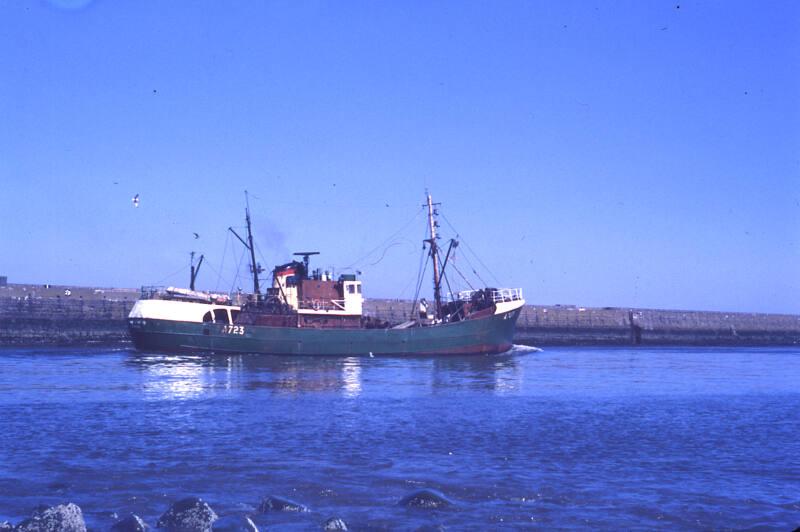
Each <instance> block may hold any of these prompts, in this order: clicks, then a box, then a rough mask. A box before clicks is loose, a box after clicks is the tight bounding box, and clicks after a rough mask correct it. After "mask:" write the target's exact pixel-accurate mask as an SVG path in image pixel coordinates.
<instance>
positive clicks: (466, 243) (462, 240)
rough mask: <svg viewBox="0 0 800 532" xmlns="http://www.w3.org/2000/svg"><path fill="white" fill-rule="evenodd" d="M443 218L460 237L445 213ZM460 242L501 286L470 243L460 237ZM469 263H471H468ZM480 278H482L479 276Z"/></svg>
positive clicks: (498, 283)
mask: <svg viewBox="0 0 800 532" xmlns="http://www.w3.org/2000/svg"><path fill="white" fill-rule="evenodd" d="M441 216H442V218H444V221H445V222H446V223H447V225H449V226H450V229H452V230H453V231H454V232H455V233H456V236H459V235H458V230H457V229H456V228H455V227H453V224H452V223H450V220H448V219H447V216H445V215H444V213H441ZM459 240H461V242H463V243H464V244H465V245H466V246H467V249H468V250H469V252H470V253H472V255H473V256H474V257H475V258H476V259H477V260H478V262H479V263H480V264H481V266H483V269H484V270H486V271H487V272H489V275H491V276H492V279H494V281H495V282H496V283H497V286H500V284H501V283H500V281H499V280H498V279H497V277H495V275H494V273H492V270H490V269H489V267H488V266H486V264H484V263H483V261H482V260H481V258H480V257H479V256H478V254H477V253H475V251H473V249H472V247H470V245H469V243H468V242H467V241H466V240H464V239H463V238H461V237H460V236H459ZM465 256H466V255H465ZM467 262H469V261H467ZM472 271H473V272H475V269H474V268H473V270H472ZM475 275H478V273H477V272H475ZM478 278H480V276H478ZM481 282H483V279H481ZM484 284H486V283H484ZM487 286H488V285H487Z"/></svg>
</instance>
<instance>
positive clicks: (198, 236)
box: [192, 233, 200, 240]
mask: <svg viewBox="0 0 800 532" xmlns="http://www.w3.org/2000/svg"><path fill="white" fill-rule="evenodd" d="M192 234H193V235H194V238H195V240H197V239H198V238H200V235H198V234H197V233H192Z"/></svg>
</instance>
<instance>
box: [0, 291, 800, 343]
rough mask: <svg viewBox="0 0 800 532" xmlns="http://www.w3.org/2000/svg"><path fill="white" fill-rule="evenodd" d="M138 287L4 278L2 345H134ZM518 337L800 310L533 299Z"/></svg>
mask: <svg viewBox="0 0 800 532" xmlns="http://www.w3.org/2000/svg"><path fill="white" fill-rule="evenodd" d="M138 297H139V291H138V290H133V289H118V288H88V287H70V286H48V285H20V284H8V285H6V286H0V345H98V344H99V345H129V343H130V340H129V338H128V333H127V324H126V317H127V315H128V312H130V309H131V307H132V306H133V303H134V302H135V301H136V299H137V298H138ZM364 311H365V313H366V314H368V315H370V316H374V317H376V318H380V319H384V320H388V321H398V322H399V321H404V320H405V319H407V317H408V316H409V314H410V311H411V303H410V302H409V301H404V300H395V299H368V300H367V301H365V304H364ZM515 341H516V342H517V343H521V344H528V345H536V346H548V345H721V346H725V345H776V346H777V345H797V344H800V316H797V315H786V314H754V313H742V312H702V311H681V310H656V309H629V308H612V307H605V308H585V307H576V306H561V305H549V306H548V305H526V306H525V307H524V308H523V311H522V314H521V315H520V318H519V321H518V322H517V335H516V337H515Z"/></svg>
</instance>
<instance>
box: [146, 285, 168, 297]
mask: <svg viewBox="0 0 800 532" xmlns="http://www.w3.org/2000/svg"><path fill="white" fill-rule="evenodd" d="M166 293H167V289H166V287H163V286H143V287H142V291H141V293H140V294H139V299H161V298H162V297H164V295H165V294H166Z"/></svg>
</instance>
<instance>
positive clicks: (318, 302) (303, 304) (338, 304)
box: [297, 299, 345, 310]
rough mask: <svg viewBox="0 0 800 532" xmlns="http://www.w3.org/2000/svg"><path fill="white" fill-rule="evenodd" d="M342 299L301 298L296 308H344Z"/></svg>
mask: <svg viewBox="0 0 800 532" xmlns="http://www.w3.org/2000/svg"><path fill="white" fill-rule="evenodd" d="M344 305H345V301H344V299H302V300H300V301H299V302H298V305H297V306H298V308H299V309H304V310H345V307H344Z"/></svg>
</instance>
